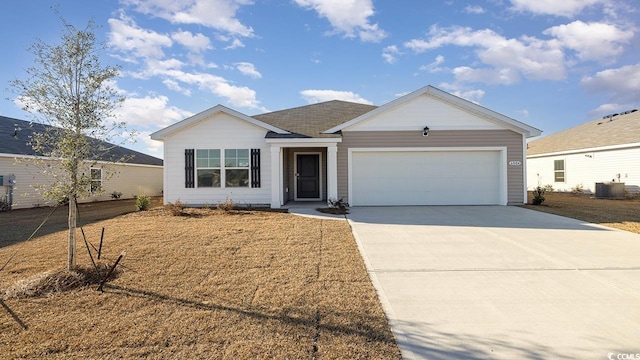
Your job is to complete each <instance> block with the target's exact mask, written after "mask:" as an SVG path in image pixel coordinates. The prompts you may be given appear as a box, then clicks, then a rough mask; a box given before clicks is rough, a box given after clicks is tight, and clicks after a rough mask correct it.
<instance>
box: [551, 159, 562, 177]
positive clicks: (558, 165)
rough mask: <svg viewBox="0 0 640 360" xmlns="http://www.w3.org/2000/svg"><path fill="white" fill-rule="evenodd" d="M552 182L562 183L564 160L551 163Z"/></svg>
mask: <svg viewBox="0 0 640 360" xmlns="http://www.w3.org/2000/svg"><path fill="white" fill-rule="evenodd" d="M553 180H554V181H555V182H564V160H554V161H553Z"/></svg>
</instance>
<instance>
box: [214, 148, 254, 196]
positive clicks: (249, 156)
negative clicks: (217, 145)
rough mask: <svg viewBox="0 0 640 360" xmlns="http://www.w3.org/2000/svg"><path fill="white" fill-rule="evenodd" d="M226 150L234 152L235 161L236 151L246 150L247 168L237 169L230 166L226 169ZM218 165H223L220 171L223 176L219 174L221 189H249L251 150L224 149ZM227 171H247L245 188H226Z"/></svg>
mask: <svg viewBox="0 0 640 360" xmlns="http://www.w3.org/2000/svg"><path fill="white" fill-rule="evenodd" d="M227 150H236V160H237V159H238V158H237V156H238V150H247V161H248V162H249V164H248V166H246V167H238V166H230V167H227V164H226V161H227V153H226V151H227ZM220 165H224V167H223V168H222V169H221V170H223V171H221V172H223V173H224V174H221V176H220V180H221V182H222V184H221V185H222V186H221V187H222V188H229V189H247V188H251V149H245V148H225V149H224V156H223V159H222V162H221V163H220ZM227 170H246V171H247V186H227Z"/></svg>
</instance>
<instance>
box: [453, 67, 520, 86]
mask: <svg viewBox="0 0 640 360" xmlns="http://www.w3.org/2000/svg"><path fill="white" fill-rule="evenodd" d="M453 75H455V78H456V80H457V81H464V82H482V83H485V84H505V85H511V84H517V83H518V82H520V75H519V74H518V72H517V71H515V70H514V69H510V68H502V69H496V68H484V69H473V68H470V67H468V66H459V67H457V68H455V69H453Z"/></svg>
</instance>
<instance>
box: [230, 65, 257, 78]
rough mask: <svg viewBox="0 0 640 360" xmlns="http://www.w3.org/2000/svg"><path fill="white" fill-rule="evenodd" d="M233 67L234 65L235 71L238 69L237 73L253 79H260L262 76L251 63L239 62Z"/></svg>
mask: <svg viewBox="0 0 640 360" xmlns="http://www.w3.org/2000/svg"><path fill="white" fill-rule="evenodd" d="M235 65H236V69H238V71H240V72H241V73H242V74H244V75H247V76H250V77H252V78H254V79H260V78H262V74H260V72H258V70H256V67H255V65H253V64H252V63H248V62H239V63H235Z"/></svg>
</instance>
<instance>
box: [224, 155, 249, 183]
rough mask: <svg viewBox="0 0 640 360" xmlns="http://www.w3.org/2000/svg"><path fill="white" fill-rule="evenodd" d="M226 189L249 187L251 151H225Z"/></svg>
mask: <svg viewBox="0 0 640 360" xmlns="http://www.w3.org/2000/svg"><path fill="white" fill-rule="evenodd" d="M224 167H225V172H224V175H225V182H224V184H225V187H248V186H249V149H226V150H225V151H224Z"/></svg>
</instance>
